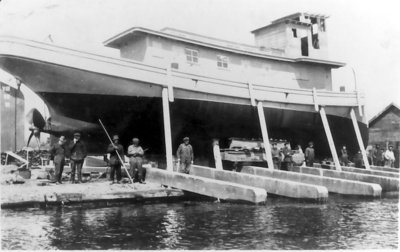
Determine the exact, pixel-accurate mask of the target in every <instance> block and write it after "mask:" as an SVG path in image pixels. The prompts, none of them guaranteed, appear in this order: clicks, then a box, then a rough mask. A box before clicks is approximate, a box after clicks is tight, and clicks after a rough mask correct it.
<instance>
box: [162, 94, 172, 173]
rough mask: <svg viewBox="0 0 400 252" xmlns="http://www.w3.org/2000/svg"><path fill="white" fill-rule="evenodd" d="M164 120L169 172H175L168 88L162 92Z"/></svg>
mask: <svg viewBox="0 0 400 252" xmlns="http://www.w3.org/2000/svg"><path fill="white" fill-rule="evenodd" d="M162 104H163V118H164V137H165V150H166V156H167V170H168V171H171V172H172V171H173V167H174V165H173V160H172V137H171V118H170V113H169V100H168V88H163V90H162Z"/></svg>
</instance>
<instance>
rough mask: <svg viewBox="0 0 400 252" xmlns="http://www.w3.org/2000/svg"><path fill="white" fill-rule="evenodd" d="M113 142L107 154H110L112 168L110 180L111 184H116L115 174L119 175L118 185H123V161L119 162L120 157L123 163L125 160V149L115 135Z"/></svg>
mask: <svg viewBox="0 0 400 252" xmlns="http://www.w3.org/2000/svg"><path fill="white" fill-rule="evenodd" d="M112 140H113V142H114V143H111V144H110V145H108V148H107V153H110V167H111V172H110V180H111V184H114V176H115V174H116V175H117V184H120V183H121V178H122V176H121V165H122V163H121V161H119V158H118V155H117V153H118V154H119V156H120V157H122V159H123V160H122V161H125V160H124V157H125V155H124V147H123V146H122V145H121V144H120V143H119V136H118V135H114V136H113V139H112Z"/></svg>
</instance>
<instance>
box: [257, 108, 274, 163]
mask: <svg viewBox="0 0 400 252" xmlns="http://www.w3.org/2000/svg"><path fill="white" fill-rule="evenodd" d="M257 111H258V118H259V120H260V126H261V134H262V138H263V142H264V149H265V155H266V157H267V163H268V168H269V169H274V162H273V161H272V153H271V146H270V144H269V137H268V131H267V124H266V122H265V115H264V107H263V104H262V102H260V101H259V102H258V104H257Z"/></svg>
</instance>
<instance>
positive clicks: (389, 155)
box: [384, 145, 395, 168]
mask: <svg viewBox="0 0 400 252" xmlns="http://www.w3.org/2000/svg"><path fill="white" fill-rule="evenodd" d="M384 155H385V167H392V168H393V167H394V161H395V157H394V152H393V146H391V145H389V149H388V150H386V151H385V154H384Z"/></svg>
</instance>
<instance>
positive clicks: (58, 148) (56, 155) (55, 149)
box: [49, 136, 66, 184]
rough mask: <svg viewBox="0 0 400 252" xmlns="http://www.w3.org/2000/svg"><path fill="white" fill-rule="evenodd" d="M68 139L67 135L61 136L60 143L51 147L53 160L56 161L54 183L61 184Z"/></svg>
mask: <svg viewBox="0 0 400 252" xmlns="http://www.w3.org/2000/svg"><path fill="white" fill-rule="evenodd" d="M65 143H66V139H65V136H60V138H59V140H58V143H56V144H54V145H52V146H51V147H50V150H49V152H50V156H51V160H53V162H54V170H55V176H54V178H53V180H52V183H57V184H61V179H62V172H63V169H64V164H65V156H66V146H65V145H66V144H65Z"/></svg>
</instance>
